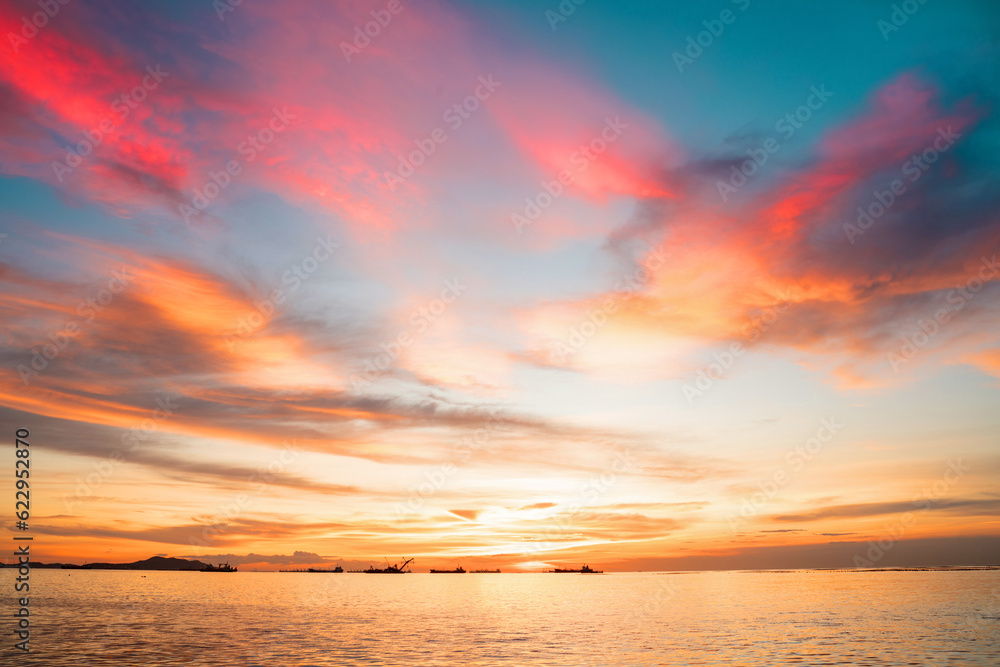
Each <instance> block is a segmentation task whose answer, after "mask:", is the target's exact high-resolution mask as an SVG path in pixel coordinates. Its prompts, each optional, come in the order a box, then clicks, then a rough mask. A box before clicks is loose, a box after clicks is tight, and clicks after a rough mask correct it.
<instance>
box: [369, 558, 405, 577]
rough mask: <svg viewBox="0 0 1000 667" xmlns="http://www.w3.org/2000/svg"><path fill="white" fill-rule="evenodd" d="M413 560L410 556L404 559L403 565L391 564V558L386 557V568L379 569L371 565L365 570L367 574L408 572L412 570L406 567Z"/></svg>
mask: <svg viewBox="0 0 1000 667" xmlns="http://www.w3.org/2000/svg"><path fill="white" fill-rule="evenodd" d="M412 562H413V559H412V558H408V559H406V560H404V561H403V563H402V564H401V565H390V564H389V559H388V558H386V560H385V568H384V569H381V570H379V569H376V568H375V566H374V565H371V566H369V567H368V569H367V570H364V573H365V574H408V573H409V572H410V571H409V570H407V569H406V566H407V565H409V564H410V563H412Z"/></svg>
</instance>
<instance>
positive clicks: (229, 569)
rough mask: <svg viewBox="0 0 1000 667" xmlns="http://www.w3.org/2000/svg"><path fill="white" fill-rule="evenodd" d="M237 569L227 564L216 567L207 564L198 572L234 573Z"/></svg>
mask: <svg viewBox="0 0 1000 667" xmlns="http://www.w3.org/2000/svg"><path fill="white" fill-rule="evenodd" d="M236 570H237V568H235V567H233V566H231V565H230V564H229V563H223V564H222V565H220V566H218V567H216V566H214V565H212V564H211V563H209V564H208V565H206V566H205V567H203V568H201V570H199V571H200V572H236Z"/></svg>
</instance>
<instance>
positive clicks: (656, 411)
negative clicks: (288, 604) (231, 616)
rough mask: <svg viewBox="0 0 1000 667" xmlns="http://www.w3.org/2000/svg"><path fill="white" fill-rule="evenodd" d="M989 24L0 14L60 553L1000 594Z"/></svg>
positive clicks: (711, 9)
mask: <svg viewBox="0 0 1000 667" xmlns="http://www.w3.org/2000/svg"><path fill="white" fill-rule="evenodd" d="M43 5H44V7H43ZM40 7H41V9H40ZM46 8H47V9H46ZM46 11H47V12H48V13H46ZM998 29H1000V12H998V11H997V10H996V8H995V7H994V6H993V4H992V3H991V2H987V1H986V0H983V1H972V0H957V1H955V2H950V3H945V2H939V1H935V0H928V1H927V2H918V1H917V0H909V1H908V2H903V3H897V4H892V3H889V2H876V1H868V0H866V1H861V0H853V1H847V2H841V3H835V4H834V3H829V4H820V3H800V2H794V1H791V0H788V1H774V2H769V3H763V2H759V0H733V1H731V2H730V1H728V0H726V1H723V0H718V1H715V2H698V3H682V2H652V1H650V2H637V1H636V2H626V3H610V2H599V1H598V0H589V1H588V2H580V3H579V4H577V3H576V2H573V1H571V0H566V1H565V2H562V3H561V4H560V3H559V2H556V1H555V0H552V1H551V2H531V3H529V2H514V1H497V2H489V3H485V2H468V1H461V0H452V1H438V0H412V1H411V0H387V1H382V0H376V1H373V2H368V1H358V2H348V1H343V2H341V1H338V2H325V3H321V2H305V1H303V0H291V1H288V2H281V3H277V2H265V1H256V0H255V1H252V2H233V0H214V1H209V0H197V1H194V0H190V1H187V0H184V1H172V2H167V1H148V2H140V3H135V2H122V1H99V0H94V1H89V2H88V1H84V0H69V1H68V2H66V3H62V2H51V3H48V4H46V3H45V2H41V3H35V2H27V1H25V2H20V1H16V0H0V36H2V37H3V40H2V41H3V44H2V45H0V52H2V58H0V203H2V205H0V322H2V328H0V374H2V383H0V422H2V424H3V432H4V433H5V434H7V435H6V436H5V437H6V438H7V440H8V441H12V440H13V439H14V434H15V431H17V429H27V430H28V431H29V432H30V438H29V439H30V442H31V466H32V467H31V490H32V492H33V495H32V498H31V500H32V506H31V520H30V532H31V534H32V535H34V536H35V541H34V542H33V549H34V550H33V552H32V553H33V556H34V557H36V558H37V559H38V560H43V561H47V562H53V561H58V562H76V563H82V562H85V561H91V562H93V561H103V562H126V561H132V560H138V559H141V558H146V557H149V556H152V555H169V556H175V557H185V558H198V559H201V560H209V561H218V560H229V561H230V562H233V563H240V564H242V565H244V566H245V567H256V568H260V569H277V568H279V567H289V566H295V567H300V566H305V565H325V564H331V563H343V564H344V565H345V566H347V567H364V566H367V565H368V564H369V563H379V562H384V561H383V559H384V558H388V559H389V560H391V561H399V560H401V559H402V558H403V557H414V558H415V559H416V560H415V561H414V564H413V565H414V567H415V569H417V570H424V569H426V568H428V567H446V566H455V565H458V564H462V565H463V566H465V567H466V568H467V569H471V568H475V567H484V568H486V567H489V568H494V567H500V568H504V569H506V570H510V571H537V570H541V569H545V568H548V567H551V566H562V565H574V566H579V565H580V564H582V563H585V562H586V563H590V564H591V565H594V566H597V565H600V566H602V567H604V568H605V569H608V570H635V569H643V570H649V569H671V568H676V569H699V568H723V569H727V568H744V567H862V566H871V567H881V566H887V565H898V564H920V565H936V564H980V563H995V562H997V561H998V560H1000V522H998V520H997V516H998V512H1000V493H998V491H997V479H998V475H1000V451H998V441H997V426H998V424H1000V411H998V410H997V406H998V400H1000V387H998V378H1000V328H998V326H997V325H998V323H1000V317H998V313H1000V311H998V309H997V308H998V305H1000V282H998V279H1000V265H998V264H997V263H996V261H997V260H996V254H997V251H998V249H1000V207H998V203H1000V187H998V185H1000V170H998V168H1000V158H998V157H997V156H998V155H1000V125H998V122H997V115H996V112H995V106H996V104H997V100H998V95H1000V89H998V82H1000V77H998V76H997V74H998V72H997V62H998V42H997V35H998V34H1000V31H998ZM9 451H10V452H11V454H9V455H8V456H9V461H10V462H11V464H13V460H14V454H13V447H12V448H11V449H10V450H9ZM11 484H12V482H11ZM3 527H4V529H5V530H7V531H9V532H15V533H16V532H18V531H17V529H16V528H15V526H14V520H13V518H12V516H5V517H4V518H3Z"/></svg>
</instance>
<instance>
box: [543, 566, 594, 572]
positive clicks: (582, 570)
mask: <svg viewBox="0 0 1000 667" xmlns="http://www.w3.org/2000/svg"><path fill="white" fill-rule="evenodd" d="M549 571H550V572H563V573H566V572H572V573H576V574H604V570H591V569H590V566H589V565H584V566H583V567H581V568H580V569H579V570H564V569H561V568H558V567H557V568H556V569H554V570H549Z"/></svg>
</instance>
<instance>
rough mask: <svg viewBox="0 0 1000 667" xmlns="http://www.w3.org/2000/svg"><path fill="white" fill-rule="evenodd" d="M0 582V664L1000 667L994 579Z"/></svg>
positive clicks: (640, 576) (835, 575)
mask: <svg viewBox="0 0 1000 667" xmlns="http://www.w3.org/2000/svg"><path fill="white" fill-rule="evenodd" d="M16 576H17V571H16V570H13V569H4V570H0V586H2V599H0V618H2V619H3V621H2V627H3V634H2V636H3V643H4V645H3V646H2V648H0V656H2V657H0V664H2V665H12V666H13V665H17V666H19V667H20V666H24V667H33V666H36V665H37V666H40V667H41V666H44V667H60V666H62V665H73V666H76V665H79V666H81V667H83V666H85V667H98V666H103V665H108V666H114V667H121V666H123V665H124V666H132V665H135V666H137V667H139V666H152V667H158V666H160V665H199V666H201V665H225V666H226V667H251V666H261V667H276V666H285V665H288V666H296V667H305V666H307V665H323V666H326V665H331V666H332V665H337V666H343V665H462V666H476V665H553V666H554V665H565V666H577V665H602V666H603V665H739V666H741V667H748V666H756V665H761V666H764V665H767V666H768V667H771V666H773V665H873V666H879V667H881V666H886V665H892V666H902V665H983V666H990V667H996V666H997V665H1000V571H997V570H992V571H882V572H860V571H838V572H832V571H813V570H795V571H786V572H775V571H739V572H737V571H733V572H678V573H652V572H643V573H608V574H593V575H591V574H541V573H532V574H515V573H501V574H473V573H468V574H418V573H414V574H402V575H369V574H360V573H341V574H317V573H279V572H237V573H202V572H137V571H128V572H126V571H100V570H90V571H87V570H83V571H81V570H74V571H66V570H44V569H36V570H33V571H32V572H31V575H30V581H31V590H30V596H31V597H30V603H29V609H30V612H31V614H30V633H31V634H30V642H29V647H30V653H24V652H22V651H20V650H15V649H14V644H15V643H16V642H17V641H18V638H17V637H16V636H15V634H14V628H15V623H16V618H15V616H14V614H15V613H16V611H17V608H18V606H17V605H18V603H17V597H19V595H20V594H15V593H14V578H15V577H16Z"/></svg>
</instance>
